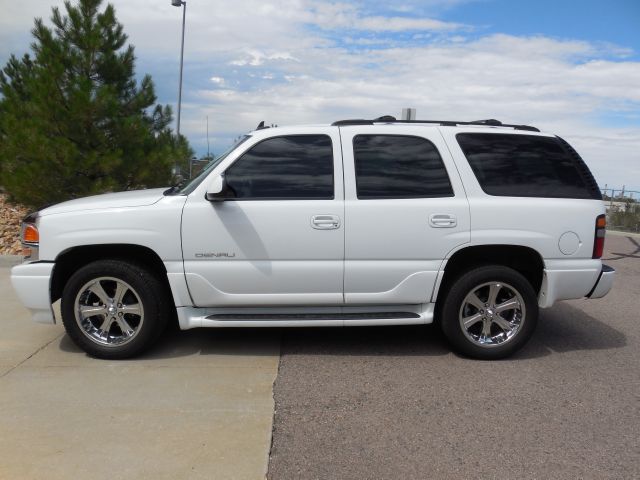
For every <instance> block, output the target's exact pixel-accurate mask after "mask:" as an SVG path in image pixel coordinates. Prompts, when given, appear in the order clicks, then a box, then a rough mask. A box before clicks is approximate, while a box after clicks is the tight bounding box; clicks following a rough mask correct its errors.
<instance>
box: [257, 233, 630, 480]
mask: <svg viewBox="0 0 640 480" xmlns="http://www.w3.org/2000/svg"><path fill="white" fill-rule="evenodd" d="M605 259H606V260H607V263H609V264H610V265H612V266H613V267H615V268H616V270H617V271H618V276H617V278H616V284H615V287H614V290H613V291H612V292H611V293H610V294H609V295H608V296H607V297H605V298H604V299H600V300H576V301H569V302H561V303H559V304H557V305H556V306H555V307H553V308H552V309H550V310H543V311H542V312H541V318H540V322H539V324H538V329H537V331H536V333H535V335H534V337H533V338H532V340H531V341H530V343H529V344H528V345H527V346H526V348H525V349H523V350H522V351H521V352H519V353H518V354H517V355H516V356H515V357H513V358H511V359H508V360H504V361H499V362H482V361H473V360H468V359H465V358H461V357H459V356H457V355H455V354H452V353H450V351H449V349H448V347H447V346H446V344H445V342H444V339H443V338H442V336H441V335H440V333H439V332H438V331H437V330H436V329H435V328H434V327H431V326H427V327H384V328H382V327H381V328H351V329H292V330H285V331H284V332H283V334H282V335H283V337H282V350H281V352H282V356H281V360H280V368H279V375H278V378H277V381H276V384H275V389H274V396H275V400H276V413H275V421H274V437H273V443H272V449H271V457H270V464H269V475H268V477H269V478H270V479H272V480H275V479H293V478H301V479H316V478H317V479H320V478H322V479H328V478H336V479H364V478H376V479H381V478H390V479H391V478H393V479H399V478H402V479H412V478H416V479H417V478H420V479H423V478H554V479H558V478H597V479H604V478H620V479H622V478H624V479H631V478H640V440H639V436H638V432H639V431H640V408H639V406H640V374H639V373H638V372H639V367H640V348H639V347H640V326H639V321H640V318H639V316H638V311H640V297H639V295H638V293H639V292H640V238H632V237H623V236H610V237H608V238H607V253H606V255H605Z"/></svg>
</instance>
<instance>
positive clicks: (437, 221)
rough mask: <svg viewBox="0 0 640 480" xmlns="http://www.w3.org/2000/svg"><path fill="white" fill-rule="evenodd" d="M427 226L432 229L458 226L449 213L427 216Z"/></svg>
mask: <svg viewBox="0 0 640 480" xmlns="http://www.w3.org/2000/svg"><path fill="white" fill-rule="evenodd" d="M429 225H431V226H432V227H434V228H452V227H455V226H456V225H458V220H457V219H456V216H455V215H451V214H449V213H434V214H432V215H429Z"/></svg>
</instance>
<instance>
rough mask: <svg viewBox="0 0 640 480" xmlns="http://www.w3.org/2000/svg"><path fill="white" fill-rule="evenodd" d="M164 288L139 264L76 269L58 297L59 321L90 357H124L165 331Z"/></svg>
mask: <svg viewBox="0 0 640 480" xmlns="http://www.w3.org/2000/svg"><path fill="white" fill-rule="evenodd" d="M164 290H165V289H164V288H163V284H162V283H161V282H160V280H159V279H158V278H157V277H156V276H154V275H153V274H152V273H151V272H150V271H149V270H147V269H146V268H145V267H144V266H142V265H138V264H131V263H128V262H124V261H119V260H100V261H97V262H93V263H90V264H88V265H86V266H84V267H82V268H81V269H80V270H78V271H77V272H76V273H75V274H73V276H72V277H71V278H70V279H69V281H68V282H67V284H66V286H65V288H64V290H63V293H62V305H61V308H62V323H63V324H64V327H65V329H66V331H67V334H68V335H69V337H70V338H71V339H72V340H73V341H74V343H75V344H76V345H78V346H79V347H80V348H82V349H83V350H84V351H85V352H87V353H88V354H89V355H92V356H94V357H98V358H106V359H123V358H129V357H132V356H135V355H138V354H140V353H142V352H143V351H144V350H146V349H147V348H149V347H150V346H151V345H152V344H153V343H154V342H155V340H156V339H157V338H158V336H159V335H160V334H161V333H162V331H163V330H164V328H165V326H166V324H167V319H168V317H169V315H170V308H171V305H169V304H168V302H167V300H166V295H165V294H164V293H165V292H164Z"/></svg>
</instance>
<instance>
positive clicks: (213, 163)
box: [177, 135, 251, 195]
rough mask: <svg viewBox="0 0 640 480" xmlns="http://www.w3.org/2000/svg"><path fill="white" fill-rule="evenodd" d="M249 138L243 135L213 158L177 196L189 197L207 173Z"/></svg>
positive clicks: (249, 136)
mask: <svg viewBox="0 0 640 480" xmlns="http://www.w3.org/2000/svg"><path fill="white" fill-rule="evenodd" d="M250 138H251V135H244V136H243V137H241V138H239V139H238V140H237V141H236V142H235V143H234V144H233V145H231V147H230V148H229V149H228V150H227V151H226V152H224V153H223V154H222V155H220V156H219V157H217V158H214V159H213V160H211V161H210V162H209V163H208V164H207V166H206V167H204V170H202V172H200V175H198V176H197V177H195V178H193V179H192V180H191V181H190V182H189V183H187V184H186V185H185V186H184V187H182V188H181V189H180V191H179V192H177V193H178V194H179V195H180V194H182V195H189V194H190V193H191V192H193V191H194V190H195V189H196V187H197V186H198V185H200V184H201V183H202V181H203V180H204V179H205V178H206V177H207V175H209V173H211V170H213V169H214V168H216V166H217V165H218V164H219V163H220V162H221V161H222V160H224V159H225V158H227V157H228V156H229V155H230V154H231V152H233V151H234V150H235V149H236V148H238V147H239V146H240V145H242V144H243V143H244V142H246V141H247V140H248V139H250Z"/></svg>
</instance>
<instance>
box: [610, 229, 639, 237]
mask: <svg viewBox="0 0 640 480" xmlns="http://www.w3.org/2000/svg"><path fill="white" fill-rule="evenodd" d="M609 234H611V235H615V236H617V237H636V238H640V233H633V232H622V231H620V230H607V235H609Z"/></svg>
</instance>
